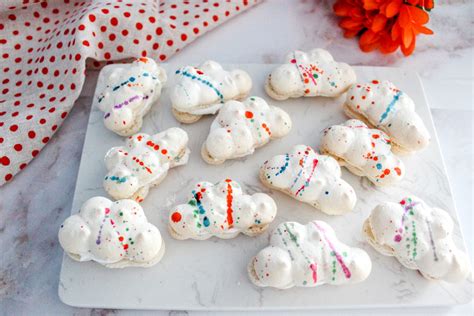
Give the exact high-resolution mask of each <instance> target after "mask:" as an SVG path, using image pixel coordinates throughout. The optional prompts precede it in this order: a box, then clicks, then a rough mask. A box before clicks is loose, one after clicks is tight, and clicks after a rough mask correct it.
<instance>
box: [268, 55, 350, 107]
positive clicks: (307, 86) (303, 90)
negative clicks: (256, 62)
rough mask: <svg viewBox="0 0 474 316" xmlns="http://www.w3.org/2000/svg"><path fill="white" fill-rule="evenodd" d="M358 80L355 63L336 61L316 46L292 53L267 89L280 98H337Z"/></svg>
mask: <svg viewBox="0 0 474 316" xmlns="http://www.w3.org/2000/svg"><path fill="white" fill-rule="evenodd" d="M355 82H356V74H355V72H354V70H353V69H352V68H351V66H349V65H348V64H346V63H339V62H336V61H334V58H333V57H332V56H331V54H330V53H329V52H328V51H326V50H324V49H321V48H316V49H313V50H311V51H309V52H302V51H299V50H296V51H294V52H291V53H289V54H288V55H287V56H286V58H285V63H284V64H283V65H280V66H278V67H277V68H276V69H275V70H273V71H272V73H271V74H270V75H269V76H268V78H267V82H266V84H265V90H266V92H267V94H268V95H269V96H270V97H272V98H273V99H276V100H286V99H288V98H299V97H303V96H304V97H315V96H323V97H337V96H339V95H341V94H342V93H344V92H345V91H346V90H347V89H348V88H349V87H350V85H352V84H353V83H355Z"/></svg>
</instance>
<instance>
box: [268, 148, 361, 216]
mask: <svg viewBox="0 0 474 316" xmlns="http://www.w3.org/2000/svg"><path fill="white" fill-rule="evenodd" d="M260 180H261V181H262V182H263V184H265V185H266V186H267V187H269V188H271V189H275V190H279V191H281V192H283V193H285V194H288V195H289V196H291V197H292V198H294V199H297V200H298V201H302V202H305V203H308V204H310V205H311V206H313V207H315V208H317V209H319V210H321V211H322V212H324V213H326V214H329V215H341V214H344V213H347V212H350V211H351V210H352V209H353V208H354V206H355V203H356V200H357V197H356V194H355V192H354V189H353V188H352V187H351V186H350V185H349V184H348V183H347V182H345V181H344V180H342V179H341V168H340V167H339V165H338V163H337V161H336V160H335V159H334V158H332V157H330V156H325V155H319V154H317V153H316V152H315V151H314V150H313V149H312V148H311V147H309V146H306V145H297V146H295V147H293V148H292V149H291V151H290V152H289V153H287V154H283V155H278V156H275V157H273V158H271V159H270V160H267V161H265V163H264V164H263V166H262V167H261V169H260Z"/></svg>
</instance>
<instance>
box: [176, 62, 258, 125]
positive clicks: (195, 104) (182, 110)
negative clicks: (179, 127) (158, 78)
mask: <svg viewBox="0 0 474 316" xmlns="http://www.w3.org/2000/svg"><path fill="white" fill-rule="evenodd" d="M176 77H177V82H176V84H175V86H174V87H173V88H172V89H171V92H170V98H171V103H172V106H173V114H174V115H175V117H176V119H177V120H178V121H180V122H182V123H193V122H196V121H197V120H199V119H200V118H201V116H202V115H208V114H215V113H216V112H217V111H218V110H219V109H220V108H221V107H222V105H223V104H224V103H225V102H226V101H228V100H239V99H242V98H244V97H246V96H247V95H248V93H249V92H250V89H251V88H252V79H251V78H250V76H249V75H248V73H246V72H245V71H243V70H240V69H234V70H231V71H226V70H224V68H222V66H221V65H220V64H218V63H217V62H215V61H211V60H209V61H206V62H204V63H203V64H201V65H200V66H198V67H193V66H186V67H183V68H180V69H178V70H177V71H176Z"/></svg>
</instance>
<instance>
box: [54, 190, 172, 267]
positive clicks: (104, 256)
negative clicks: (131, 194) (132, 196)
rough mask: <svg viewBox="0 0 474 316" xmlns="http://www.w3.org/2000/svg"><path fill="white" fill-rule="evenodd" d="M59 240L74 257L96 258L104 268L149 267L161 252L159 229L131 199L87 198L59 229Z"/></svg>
mask: <svg viewBox="0 0 474 316" xmlns="http://www.w3.org/2000/svg"><path fill="white" fill-rule="evenodd" d="M58 237H59V243H60V244H61V247H62V248H63V249H64V251H65V252H66V253H67V254H68V255H69V256H70V257H71V258H72V259H74V260H76V261H90V260H92V261H96V262H98V263H100V264H102V265H104V266H106V267H107V268H124V267H129V266H133V267H149V266H152V265H154V264H156V263H158V262H159V261H160V260H161V258H162V257H163V254H164V252H165V244H164V241H163V239H162V238H161V234H160V231H159V230H158V228H156V227H155V226H154V225H152V224H150V223H149V222H148V220H147V218H146V216H145V213H144V212H143V209H142V207H141V206H140V205H139V204H138V203H137V202H135V201H133V200H120V201H116V202H112V201H110V200H109V199H106V198H104V197H100V196H97V197H93V198H91V199H89V200H87V201H86V202H85V203H84V204H83V205H82V207H81V209H80V211H79V213H77V214H75V215H72V216H70V217H68V218H67V219H66V220H65V221H64V223H63V224H62V225H61V228H60V230H59V234H58Z"/></svg>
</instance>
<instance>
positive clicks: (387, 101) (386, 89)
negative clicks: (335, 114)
mask: <svg viewBox="0 0 474 316" xmlns="http://www.w3.org/2000/svg"><path fill="white" fill-rule="evenodd" d="M344 112H346V114H347V115H348V116H349V117H351V118H355V119H358V120H361V121H364V122H365V123H366V124H368V125H369V126H371V127H375V128H378V129H380V130H382V131H384V132H385V133H387V134H388V136H390V138H391V139H392V143H393V144H392V145H393V149H395V150H397V151H399V152H402V153H410V152H414V151H417V150H420V149H423V148H425V147H426V146H428V144H429V142H430V134H429V132H428V130H427V129H426V127H425V124H424V123H423V120H422V119H421V118H420V117H419V116H418V114H417V113H416V112H415V103H414V102H413V100H412V99H411V98H410V97H409V96H408V95H407V94H406V93H404V92H403V91H401V90H399V89H398V88H397V87H395V85H394V84H393V83H391V82H390V81H382V82H379V81H378V80H373V81H372V82H371V83H366V84H354V85H353V86H352V87H351V88H350V89H349V91H348V92H347V99H346V102H345V104H344Z"/></svg>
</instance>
